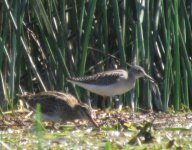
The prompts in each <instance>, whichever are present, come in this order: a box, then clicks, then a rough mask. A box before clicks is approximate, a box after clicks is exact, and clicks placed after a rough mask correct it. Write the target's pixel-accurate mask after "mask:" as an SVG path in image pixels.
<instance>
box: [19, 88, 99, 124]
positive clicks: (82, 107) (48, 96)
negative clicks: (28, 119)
mask: <svg viewBox="0 0 192 150" xmlns="http://www.w3.org/2000/svg"><path fill="white" fill-rule="evenodd" d="M20 98H21V99H22V100H25V101H26V102H27V103H28V104H29V106H30V107H31V108H32V109H33V110H35V108H36V106H37V104H40V108H41V114H42V119H43V120H45V121H52V122H67V121H74V120H75V119H83V120H89V121H91V122H92V123H93V124H94V125H95V126H96V127H98V125H97V123H96V122H95V121H94V120H93V118H92V114H91V109H90V107H89V106H88V105H87V104H83V103H80V102H78V100H77V99H76V98H75V97H74V96H72V95H71V94H68V93H62V92H56V91H47V92H40V93H37V94H26V95H22V96H20Z"/></svg>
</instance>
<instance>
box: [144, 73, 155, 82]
mask: <svg viewBox="0 0 192 150" xmlns="http://www.w3.org/2000/svg"><path fill="white" fill-rule="evenodd" d="M144 77H145V78H146V79H148V80H150V81H152V82H155V80H154V79H153V78H152V77H151V76H150V75H148V74H146V73H145V75H144Z"/></svg>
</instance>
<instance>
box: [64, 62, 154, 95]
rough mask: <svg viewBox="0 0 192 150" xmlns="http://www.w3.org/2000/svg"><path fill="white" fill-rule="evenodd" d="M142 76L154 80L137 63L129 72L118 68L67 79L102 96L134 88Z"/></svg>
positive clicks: (118, 93) (117, 93)
mask: <svg viewBox="0 0 192 150" xmlns="http://www.w3.org/2000/svg"><path fill="white" fill-rule="evenodd" d="M141 77H145V78H147V79H149V80H151V81H152V82H154V80H153V78H152V77H150V76H149V75H148V74H147V73H146V72H145V70H144V69H143V68H142V67H140V66H136V65H135V66H132V67H131V68H130V69H129V71H128V72H127V71H125V70H122V69H117V70H111V71H104V72H100V73H97V74H95V75H91V76H85V77H77V78H71V79H67V81H68V82H71V83H73V84H76V85H78V86H80V87H82V88H84V89H86V90H88V91H90V92H92V93H95V94H98V95H101V96H115V95H121V94H123V93H125V92H128V91H129V90H131V89H132V88H134V86H135V81H136V79H138V78H141Z"/></svg>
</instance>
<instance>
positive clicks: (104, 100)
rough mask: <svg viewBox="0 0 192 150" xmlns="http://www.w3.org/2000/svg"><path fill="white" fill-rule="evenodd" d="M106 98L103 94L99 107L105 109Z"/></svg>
mask: <svg viewBox="0 0 192 150" xmlns="http://www.w3.org/2000/svg"><path fill="white" fill-rule="evenodd" d="M106 99H107V97H106V96H104V97H103V99H102V100H101V109H103V110H105V108H106V105H105V103H106Z"/></svg>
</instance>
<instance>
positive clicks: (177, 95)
mask: <svg viewBox="0 0 192 150" xmlns="http://www.w3.org/2000/svg"><path fill="white" fill-rule="evenodd" d="M178 3H179V2H178V1H174V2H173V5H174V39H175V41H174V44H175V56H174V62H175V63H174V64H175V69H176V74H175V92H174V93H175V99H174V108H175V110H177V111H178V110H179V108H180V78H181V75H180V50H179V20H178V19H179V18H178V10H179V5H178Z"/></svg>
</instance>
